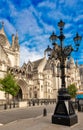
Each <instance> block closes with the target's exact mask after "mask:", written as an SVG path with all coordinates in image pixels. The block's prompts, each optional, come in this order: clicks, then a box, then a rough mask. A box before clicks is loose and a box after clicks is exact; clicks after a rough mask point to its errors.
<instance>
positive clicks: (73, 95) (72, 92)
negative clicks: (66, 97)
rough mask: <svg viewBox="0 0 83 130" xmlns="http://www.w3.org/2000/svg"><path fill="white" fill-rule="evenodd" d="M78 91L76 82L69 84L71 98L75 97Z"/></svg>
mask: <svg viewBox="0 0 83 130" xmlns="http://www.w3.org/2000/svg"><path fill="white" fill-rule="evenodd" d="M76 92H77V88H76V86H75V84H71V85H70V86H68V93H69V94H70V96H71V98H75V96H76Z"/></svg>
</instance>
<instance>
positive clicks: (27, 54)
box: [20, 46, 43, 66]
mask: <svg viewBox="0 0 83 130" xmlns="http://www.w3.org/2000/svg"><path fill="white" fill-rule="evenodd" d="M42 57H43V54H41V53H40V52H37V51H35V50H34V51H33V50H32V51H31V50H29V48H27V47H25V46H21V47H20V61H21V62H20V65H21V66H22V65H23V63H24V62H25V63H27V62H28V61H29V60H30V61H35V60H38V59H40V58H42Z"/></svg>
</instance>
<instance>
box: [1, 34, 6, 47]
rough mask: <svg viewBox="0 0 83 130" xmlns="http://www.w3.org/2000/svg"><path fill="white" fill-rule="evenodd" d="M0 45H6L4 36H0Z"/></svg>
mask: <svg viewBox="0 0 83 130" xmlns="http://www.w3.org/2000/svg"><path fill="white" fill-rule="evenodd" d="M0 44H1V45H6V38H5V36H4V35H2V34H0Z"/></svg>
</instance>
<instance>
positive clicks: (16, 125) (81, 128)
mask: <svg viewBox="0 0 83 130" xmlns="http://www.w3.org/2000/svg"><path fill="white" fill-rule="evenodd" d="M51 115H52V114H48V115H47V116H45V117H43V116H42V115H41V116H39V117H36V118H30V119H21V120H17V121H14V122H11V123H8V124H6V125H2V126H0V130H83V113H82V112H78V113H77V115H78V123H77V124H75V125H73V126H71V127H69V126H62V125H56V124H52V123H51Z"/></svg>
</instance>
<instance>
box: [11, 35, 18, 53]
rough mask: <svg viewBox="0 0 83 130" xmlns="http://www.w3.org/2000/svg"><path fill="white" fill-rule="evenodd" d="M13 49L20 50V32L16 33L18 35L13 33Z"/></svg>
mask: <svg viewBox="0 0 83 130" xmlns="http://www.w3.org/2000/svg"><path fill="white" fill-rule="evenodd" d="M12 49H13V50H14V51H16V50H17V51H19V42H18V34H17V33H16V36H14V34H13V35H12Z"/></svg>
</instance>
